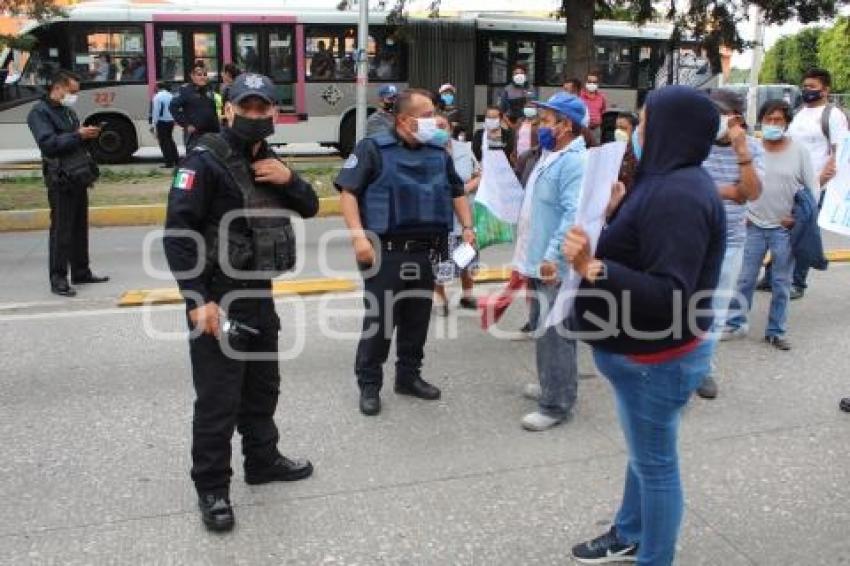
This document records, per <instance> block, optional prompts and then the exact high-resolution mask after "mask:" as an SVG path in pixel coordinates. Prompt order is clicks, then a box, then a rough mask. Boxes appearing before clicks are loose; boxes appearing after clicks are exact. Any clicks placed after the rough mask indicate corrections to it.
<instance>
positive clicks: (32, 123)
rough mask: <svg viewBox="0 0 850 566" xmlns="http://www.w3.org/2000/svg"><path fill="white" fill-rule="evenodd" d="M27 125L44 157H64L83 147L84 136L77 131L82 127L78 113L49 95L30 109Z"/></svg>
mask: <svg viewBox="0 0 850 566" xmlns="http://www.w3.org/2000/svg"><path fill="white" fill-rule="evenodd" d="M27 125H28V126H29V128H30V131H31V132H32V136H33V138H35V142H36V143H37V144H38V149H39V150H41V155H42V157H45V158H54V157H62V156H65V155H70V154H72V153H74V152H75V151H77V150H78V149H80V148H81V147H83V138H81V137H80V134H79V133H78V132H77V130H78V129H79V128H80V119H79V118H77V113H76V112H74V110H73V108H68V107H67V106H63V105H62V104H59V103H58V102H54V101H53V100H50V99H49V98H48V97H47V96H45V97H44V98H43V99H42V100H40V101H38V102H37V103H36V104H35V106H33V108H32V110H30V113H29V115H28V116H27Z"/></svg>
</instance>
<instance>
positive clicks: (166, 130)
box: [156, 122, 180, 167]
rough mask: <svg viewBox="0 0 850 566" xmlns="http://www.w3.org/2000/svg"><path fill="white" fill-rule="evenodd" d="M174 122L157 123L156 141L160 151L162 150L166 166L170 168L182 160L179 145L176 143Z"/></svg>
mask: <svg viewBox="0 0 850 566" xmlns="http://www.w3.org/2000/svg"><path fill="white" fill-rule="evenodd" d="M173 133H174V122H157V123H156V140H157V141H158V142H159V149H160V150H162V157H163V159H164V160H165V164H166V165H167V166H169V167H174V166H175V165H177V161H178V160H179V159H180V154H179V153H178V152H177V144H176V143H174V135H173Z"/></svg>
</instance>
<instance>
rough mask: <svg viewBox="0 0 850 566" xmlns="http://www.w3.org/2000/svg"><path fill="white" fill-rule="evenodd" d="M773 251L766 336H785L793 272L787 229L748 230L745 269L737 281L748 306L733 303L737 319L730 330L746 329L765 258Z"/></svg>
mask: <svg viewBox="0 0 850 566" xmlns="http://www.w3.org/2000/svg"><path fill="white" fill-rule="evenodd" d="M768 250H770V256H771V261H772V263H773V268H772V272H771V291H772V296H771V299H770V314H769V315H768V321H767V330H765V333H764V334H765V336H784V335H785V322H786V321H787V319H788V301H789V300H790V297H791V277H792V273H793V271H794V254H793V252H792V250H791V233H790V232H789V231H788V230H786V229H785V228H759V227H758V226H755V225H752V224H750V225H749V226H747V246H746V247H745V248H744V266H743V268H742V269H741V275H740V277H738V292H739V293H740V294H741V296H742V297H743V298H744V299H745V300H746V304H745V305H737V304H736V303H737V302H738V301H734V303H733V304H734V307H733V309H732V310H733V312H735V313H736V314H735V316H733V317H731V318H730V319H729V321H728V322H727V326H729V327H730V328H746V326H747V315H748V313H749V311H750V308H751V307H752V303H753V291H754V290H755V287H756V281H757V279H758V275H759V271H760V270H761V266H762V263H763V262H764V256H765V254H766V253H767V251H768Z"/></svg>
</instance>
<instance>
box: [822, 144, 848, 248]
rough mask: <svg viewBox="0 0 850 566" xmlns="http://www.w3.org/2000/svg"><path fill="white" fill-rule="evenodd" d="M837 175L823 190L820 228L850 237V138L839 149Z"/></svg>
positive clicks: (836, 161)
mask: <svg viewBox="0 0 850 566" xmlns="http://www.w3.org/2000/svg"><path fill="white" fill-rule="evenodd" d="M835 164H836V168H837V170H838V171H837V173H836V174H835V177H833V179H832V180H831V181H830V182H829V183H827V184H826V186H825V187H824V188H823V189H824V191H826V194H825V195H824V198H823V207H821V211H820V216H818V226H820V227H821V228H823V229H825V230H829V231H830V232H836V233H838V234H842V235H844V236H850V137H847V138H844V142H843V143H842V144H841V146H840V147H839V148H838V153H837V155H836V160H835Z"/></svg>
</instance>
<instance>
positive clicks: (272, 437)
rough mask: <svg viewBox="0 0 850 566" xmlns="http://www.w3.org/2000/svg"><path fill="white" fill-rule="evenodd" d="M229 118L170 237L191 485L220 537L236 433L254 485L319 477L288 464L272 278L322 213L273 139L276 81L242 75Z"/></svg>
mask: <svg viewBox="0 0 850 566" xmlns="http://www.w3.org/2000/svg"><path fill="white" fill-rule="evenodd" d="M224 111H225V116H226V117H227V123H228V124H229V126H228V127H225V128H224V131H223V132H222V133H221V134H206V135H202V136H200V137H198V139H197V143H196V145H195V147H194V148H193V149H192V150H191V151H190V152H189V154H188V155H187V156H186V159H185V160H184V161H183V163H182V164H181V167H180V168H179V169H178V170H177V172H176V173H175V176H174V182H173V184H172V188H171V192H170V193H169V197H168V213H167V216H166V221H165V229H166V231H165V232H166V235H165V238H164V241H163V245H164V248H165V255H166V258H167V259H168V264H169V267H170V268H171V270H172V272H173V273H174V277H175V279H176V280H177V283H178V285H179V287H180V291H181V293H182V294H183V297H184V298H185V300H186V306H187V315H188V316H187V318H188V323H189V329H190V331H191V333H190V339H189V352H190V356H191V360H192V376H193V382H194V386H195V393H196V399H195V411H194V418H193V420H192V480H193V481H194V483H195V488H196V489H197V492H198V496H199V506H200V509H201V517H202V520H203V522H204V524H205V525H206V526H207V528H208V529H210V530H214V531H228V530H230V529H232V528H233V525H234V517H233V509H232V508H231V506H230V496H229V487H230V477H231V475H232V470H231V467H230V459H231V451H230V441H231V437H232V436H233V430H234V428H237V429H238V430H239V433H240V434H241V435H242V453H243V456H244V468H245V481H246V482H247V483H249V484H263V483H268V482H273V481H294V480H300V479H304V478H306V477H308V476H310V475H311V474H312V472H313V466H312V465H311V464H310V462H309V461H306V460H291V459H289V458H286V457H284V456H283V455H281V453H280V452H279V451H278V448H277V444H278V438H279V436H278V430H277V427H276V426H275V423H274V412H275V408H276V406H277V399H278V392H279V386H280V374H279V373H278V359H277V355H278V332H279V330H280V319H279V318H278V316H277V314H276V313H275V308H274V302H273V300H272V285H271V279H272V278H274V277H277V276H278V275H280V274H281V273H283V272H285V271H288V270H290V269H292V267H293V266H294V263H295V236H294V233H293V230H292V226H291V223H290V220H289V216H288V215H292V214H295V215H300V216H302V217H306V218H309V217H311V216H315V214H316V213H317V212H318V209H319V200H318V197H317V196H316V193H315V192H314V191H313V188H312V187H311V186H310V184H309V183H307V182H306V181H304V180H303V179H301V178H300V177H299V176H298V175H297V174H296V173H294V172H293V171H292V170H290V169H289V168H288V167H287V166H286V165H284V163H283V162H281V161H280V160H279V159H278V158H277V157H276V156H275V154H274V152H273V151H272V150H271V148H270V147H269V145H268V144H267V143H266V141H265V138H267V137H269V136H270V135H272V134H273V133H274V120H275V117H276V114H277V105H276V101H275V87H274V84H273V83H272V81H271V80H270V79H269V78H268V77H264V76H262V75H257V74H250V73H246V74H242V75H240V76H239V77H237V79H236V80H235V81H234V83H233V85H232V86H231V88H230V100H229V101H228V102H227V103H226V104H225V109H224Z"/></svg>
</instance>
